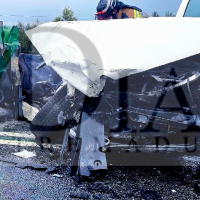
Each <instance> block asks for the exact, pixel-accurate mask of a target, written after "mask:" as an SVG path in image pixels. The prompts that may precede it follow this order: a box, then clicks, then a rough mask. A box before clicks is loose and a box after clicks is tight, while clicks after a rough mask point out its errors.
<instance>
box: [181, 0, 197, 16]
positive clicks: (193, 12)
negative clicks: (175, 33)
mask: <svg viewBox="0 0 200 200" xmlns="http://www.w3.org/2000/svg"><path fill="white" fill-rule="evenodd" d="M184 17H200V0H190V1H189V3H188V6H187V9H186V11H185V15H184Z"/></svg>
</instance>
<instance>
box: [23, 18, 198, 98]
mask: <svg viewBox="0 0 200 200" xmlns="http://www.w3.org/2000/svg"><path fill="white" fill-rule="evenodd" d="M198 23H200V19H198V18H194V19H191V18H175V17H172V18H148V19H136V20H135V19H124V20H108V21H84V22H55V23H46V24H43V25H40V26H39V27H37V28H35V29H32V30H30V31H27V32H26V34H27V35H28V37H29V39H30V40H31V41H32V43H33V44H34V46H35V47H36V48H37V50H38V51H39V52H40V54H41V55H42V56H43V58H44V60H45V62H46V63H47V65H49V66H50V67H52V68H53V69H54V70H55V71H56V72H57V73H58V74H59V75H60V76H61V77H62V78H63V79H65V80H67V81H68V82H70V83H71V84H72V85H73V86H74V87H76V88H77V89H78V90H80V91H81V92H83V93H84V94H86V95H87V96H90V97H94V96H98V94H99V93H100V91H101V90H102V88H103V85H104V81H103V80H102V79H101V77H102V75H105V76H107V77H110V78H112V79H119V78H121V77H125V76H128V75H130V74H134V73H138V72H142V71H146V70H149V69H152V68H155V67H159V66H162V65H165V64H167V63H170V62H174V61H177V60H181V59H184V58H186V57H189V56H193V55H195V54H198V53H200V37H199V34H200V26H198ZM119 27H120V28H119Z"/></svg>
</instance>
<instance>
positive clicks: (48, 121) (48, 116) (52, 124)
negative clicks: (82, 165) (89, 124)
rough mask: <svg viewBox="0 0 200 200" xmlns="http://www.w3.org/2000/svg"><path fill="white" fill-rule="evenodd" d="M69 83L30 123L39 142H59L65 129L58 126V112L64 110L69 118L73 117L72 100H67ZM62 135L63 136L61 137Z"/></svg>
mask: <svg viewBox="0 0 200 200" xmlns="http://www.w3.org/2000/svg"><path fill="white" fill-rule="evenodd" d="M66 96H67V85H64V86H63V87H62V88H61V89H60V90H59V91H58V92H57V93H56V94H55V95H54V96H53V97H52V98H51V99H50V100H49V101H48V102H47V103H46V104H45V105H44V106H43V107H42V109H41V110H40V112H39V113H38V114H37V115H36V116H35V118H34V119H33V121H32V122H31V125H30V130H31V131H32V133H33V134H34V135H35V137H36V141H37V143H39V144H40V145H41V144H42V143H44V142H45V143H51V144H55V143H57V142H58V141H57V140H58V139H59V138H61V143H62V137H63V135H64V131H63V130H56V128H57V127H58V125H59V124H58V119H57V117H58V114H59V113H60V112H61V111H63V112H64V113H67V117H68V119H70V118H73V109H71V108H70V107H71V102H70V101H68V100H67V98H66ZM61 136H62V137H61Z"/></svg>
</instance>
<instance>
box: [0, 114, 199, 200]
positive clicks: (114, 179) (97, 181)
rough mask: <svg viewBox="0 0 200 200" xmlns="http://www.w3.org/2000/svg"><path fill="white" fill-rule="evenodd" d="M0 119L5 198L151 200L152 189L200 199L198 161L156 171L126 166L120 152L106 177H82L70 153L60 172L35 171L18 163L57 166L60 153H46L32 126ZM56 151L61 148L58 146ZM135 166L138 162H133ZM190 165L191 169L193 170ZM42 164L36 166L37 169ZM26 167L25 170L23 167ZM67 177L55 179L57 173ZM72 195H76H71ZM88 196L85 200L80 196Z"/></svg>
mask: <svg viewBox="0 0 200 200" xmlns="http://www.w3.org/2000/svg"><path fill="white" fill-rule="evenodd" d="M1 115H2V116H0V120H1V122H0V152H1V156H0V160H2V159H4V161H5V159H7V161H12V163H9V162H2V161H0V199H2V200H7V199H12V200H13V199H14V200H15V199H16V200H22V199H24V200H29V199H30V200H35V199H38V200H46V199H48V200H49V199H50V200H51V199H56V200H57V199H83V197H84V198H88V199H104V200H107V199H128V200H129V199H130V200H133V199H134V200H139V199H145V198H144V196H142V191H146V190H148V189H150V190H153V191H156V192H157V193H158V194H159V196H160V197H161V198H162V199H166V200H171V199H200V197H199V194H198V182H200V181H199V178H200V175H199V174H200V172H199V168H198V161H199V159H198V157H195V159H192V158H191V159H188V160H189V161H188V162H185V164H184V167H169V166H168V167H156V166H151V167H148V166H145V167H139V166H137V167H136V166H131V165H134V159H133V158H132V160H130V166H124V161H125V158H124V157H122V154H120V153H119V154H118V153H117V154H114V155H113V156H114V160H116V159H117V160H118V161H119V162H118V166H115V164H114V162H113V158H112V155H111V154H109V155H107V161H108V166H109V167H108V171H107V175H105V176H98V174H96V175H95V176H92V177H90V178H81V177H78V176H75V177H71V176H70V175H69V169H70V168H69V167H68V166H70V161H71V160H70V159H71V157H70V153H69V152H68V153H65V157H64V159H65V163H66V165H65V167H63V168H62V169H59V170H57V171H54V172H51V173H46V168H45V167H44V169H33V168H31V167H26V168H24V169H21V168H23V167H22V166H18V167H17V165H16V163H18V164H24V163H26V165H29V166H31V165H37V166H39V168H41V166H57V165H59V159H58V155H57V154H56V153H54V154H50V153H49V151H48V150H47V149H44V150H41V149H40V148H39V147H38V146H37V144H36V143H35V141H34V136H33V135H32V134H31V132H30V131H29V123H28V122H26V121H16V120H13V119H12V118H9V117H6V116H7V115H6V114H4V115H3V111H2V112H1ZM54 148H55V149H56V151H59V150H60V148H61V146H60V145H54ZM24 149H25V150H27V151H31V152H35V153H36V156H35V157H32V158H26V159H25V158H20V157H18V156H15V155H13V154H12V153H16V152H20V151H22V150H24ZM131 163H132V164H131ZM187 165H188V166H187ZM37 166H36V168H37ZM19 167H21V168H19ZM55 174H56V176H58V175H60V176H62V177H60V178H59V177H54V176H53V175H55ZM70 195H71V196H70ZM72 196H76V197H78V196H79V197H82V198H75V197H72Z"/></svg>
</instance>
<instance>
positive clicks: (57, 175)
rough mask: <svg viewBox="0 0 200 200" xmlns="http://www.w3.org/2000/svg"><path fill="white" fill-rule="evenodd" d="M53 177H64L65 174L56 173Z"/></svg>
mask: <svg viewBox="0 0 200 200" xmlns="http://www.w3.org/2000/svg"><path fill="white" fill-rule="evenodd" d="M52 176H53V177H57V178H63V175H60V174H54V175H52Z"/></svg>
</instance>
